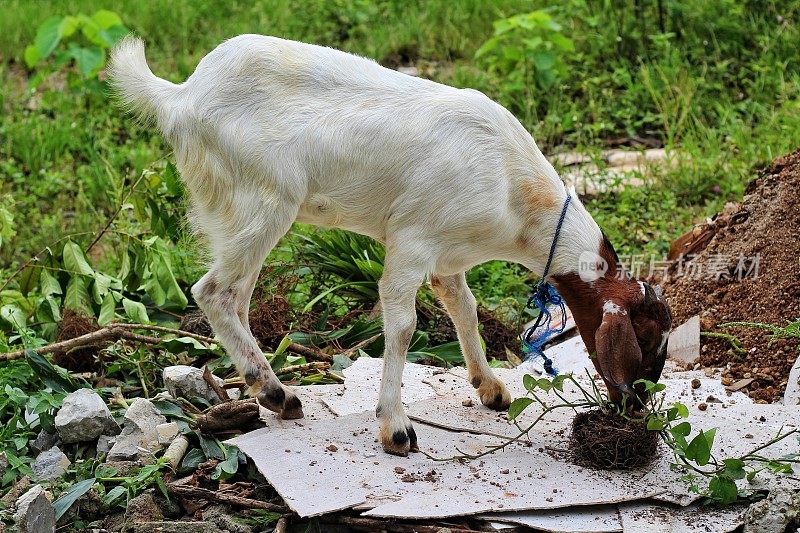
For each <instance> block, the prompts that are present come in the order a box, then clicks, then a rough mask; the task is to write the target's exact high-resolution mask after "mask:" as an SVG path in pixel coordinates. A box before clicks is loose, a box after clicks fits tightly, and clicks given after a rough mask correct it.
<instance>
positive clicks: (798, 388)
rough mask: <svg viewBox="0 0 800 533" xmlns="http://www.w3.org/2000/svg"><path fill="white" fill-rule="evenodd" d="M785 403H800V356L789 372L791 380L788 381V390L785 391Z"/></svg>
mask: <svg viewBox="0 0 800 533" xmlns="http://www.w3.org/2000/svg"><path fill="white" fill-rule="evenodd" d="M783 403H784V405H800V357H798V358H797V361H795V362H794V366H793V367H792V370H791V371H790V372H789V381H788V382H787V383H786V392H784V393H783Z"/></svg>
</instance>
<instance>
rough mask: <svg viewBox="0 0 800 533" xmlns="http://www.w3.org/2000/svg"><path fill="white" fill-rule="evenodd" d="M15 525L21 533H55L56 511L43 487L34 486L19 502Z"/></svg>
mask: <svg viewBox="0 0 800 533" xmlns="http://www.w3.org/2000/svg"><path fill="white" fill-rule="evenodd" d="M16 507H17V512H16V513H14V523H15V524H16V526H17V529H18V530H19V532H20V533H53V532H54V531H55V530H56V510H55V508H53V504H52V503H50V500H49V499H48V498H47V495H46V494H45V492H44V488H42V486H41V485H34V486H33V487H31V488H30V489H29V490H28V492H26V493H25V494H23V495H22V496H20V498H19V499H18V500H17V504H16Z"/></svg>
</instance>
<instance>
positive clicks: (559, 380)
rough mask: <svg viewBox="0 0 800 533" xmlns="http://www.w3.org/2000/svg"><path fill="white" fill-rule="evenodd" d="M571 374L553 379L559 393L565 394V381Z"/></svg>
mask: <svg viewBox="0 0 800 533" xmlns="http://www.w3.org/2000/svg"><path fill="white" fill-rule="evenodd" d="M568 376H571V374H559V375H557V376H556V377H554V378H553V388H554V389H556V390H557V391H559V392H564V381H565V380H566V379H567V377H568Z"/></svg>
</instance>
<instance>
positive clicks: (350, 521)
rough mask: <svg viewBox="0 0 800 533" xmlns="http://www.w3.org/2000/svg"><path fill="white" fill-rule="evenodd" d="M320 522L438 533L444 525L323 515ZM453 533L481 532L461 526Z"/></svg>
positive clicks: (396, 530)
mask: <svg viewBox="0 0 800 533" xmlns="http://www.w3.org/2000/svg"><path fill="white" fill-rule="evenodd" d="M319 520H320V522H327V523H334V524H341V525H345V526H350V527H356V528H360V529H365V530H366V531H391V532H394V533H438V532H439V531H441V530H442V526H426V525H416V524H396V523H392V522H389V521H386V520H376V519H374V518H363V517H354V516H339V515H331V516H321V517H319ZM447 529H448V530H449V531H451V532H452V533H481V531H480V530H477V529H464V528H460V527H448V528H447Z"/></svg>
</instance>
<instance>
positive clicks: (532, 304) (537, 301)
mask: <svg viewBox="0 0 800 533" xmlns="http://www.w3.org/2000/svg"><path fill="white" fill-rule="evenodd" d="M570 200H572V196H570V194H569V192H567V199H566V200H565V201H564V207H563V208H562V209H561V217H560V218H559V219H558V225H556V232H555V235H554V236H553V243H552V244H551V245H550V255H549V256H548V258H547V264H546V265H545V267H544V272H543V273H542V278H541V279H540V280H539V281H538V282H536V285H535V286H534V288H533V295H531V297H530V298H529V299H528V309H534V308H536V309H538V310H539V316H537V317H536V322H534V323H533V326H531V327H529V328H528V329H527V330H525V333H524V334H523V335H522V348H523V351H524V352H526V353H530V354H533V355H535V356H538V357H541V358H542V359H543V360H544V371H545V372H547V373H548V374H549V375H551V376H555V375H558V370H557V369H555V368H554V367H553V361H552V360H551V359H550V358H549V357H547V356H546V355H545V354H544V345H545V344H546V343H547V341H548V340H550V338H551V337H553V336H555V335H559V334H560V333H561V332H563V331H564V327H565V326H566V322H567V321H566V317H567V310H566V306H565V304H564V298H562V296H561V295H560V294H558V291H557V290H556V288H555V287H553V286H552V285H551V284H550V283H548V282H547V275H548V274H549V273H550V265H551V264H552V263H553V256H554V255H555V252H556V245H557V244H558V236H559V235H560V234H561V226H563V225H564V218H565V217H566V216H567V208H568V207H569V202H570ZM548 304H550V305H554V306H558V307H559V308H560V309H561V317H562V318H561V327H559V328H558V329H556V330H552V331H551V330H550V323H551V321H552V320H553V316H552V314H551V313H550V310H549V309H548V307H547V306H548ZM542 325H543V326H544V331H543V332H542V333H541V334H540V335H539V336H538V337H536V338H532V337H533V333H534V332H535V331H536V330H537V329H538V328H539V327H540V326H542Z"/></svg>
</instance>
